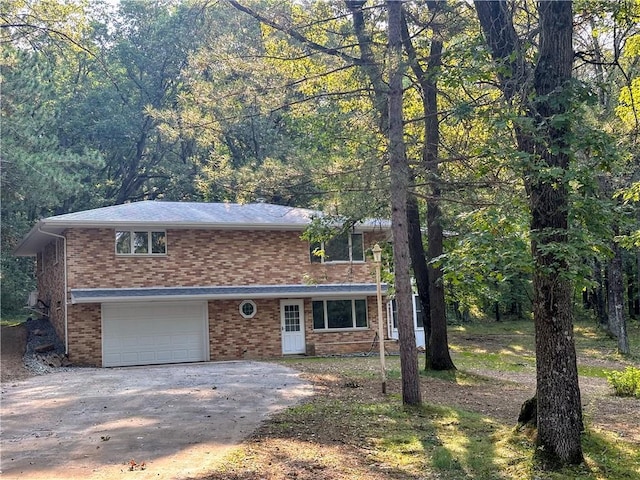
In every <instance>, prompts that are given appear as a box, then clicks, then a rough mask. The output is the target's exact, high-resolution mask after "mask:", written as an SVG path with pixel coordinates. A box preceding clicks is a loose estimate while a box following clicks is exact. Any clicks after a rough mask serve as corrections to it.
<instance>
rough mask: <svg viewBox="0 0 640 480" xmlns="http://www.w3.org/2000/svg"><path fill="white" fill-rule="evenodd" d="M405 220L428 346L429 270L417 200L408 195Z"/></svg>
mask: <svg viewBox="0 0 640 480" xmlns="http://www.w3.org/2000/svg"><path fill="white" fill-rule="evenodd" d="M407 218H408V220H409V252H410V254H411V267H412V268H413V276H414V278H415V279H416V287H417V288H418V299H419V301H420V305H422V327H423V329H424V340H425V343H424V344H425V345H426V346H428V345H429V338H430V337H431V306H430V301H429V270H428V269H427V262H426V253H425V251H424V245H423V243H422V228H421V222H420V210H419V209H418V198H417V197H416V196H415V195H413V194H411V193H410V194H409V196H408V199H407ZM425 350H426V359H427V360H426V364H425V369H426V368H427V365H428V363H429V360H428V358H429V349H428V348H425Z"/></svg>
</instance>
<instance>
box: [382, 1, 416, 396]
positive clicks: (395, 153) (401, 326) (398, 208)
mask: <svg viewBox="0 0 640 480" xmlns="http://www.w3.org/2000/svg"><path fill="white" fill-rule="evenodd" d="M387 11H388V29H389V69H390V70H389V103H388V104H389V134H388V136H389V164H390V176H391V185H390V188H391V229H392V232H393V262H394V269H395V287H396V302H397V308H398V337H399V341H400V368H401V371H402V402H403V403H404V404H405V405H419V404H420V402H421V398H420V372H419V370H418V357H417V350H416V339H415V333H414V330H413V302H412V293H411V277H410V272H409V267H410V258H409V228H408V220H407V218H408V217H407V193H408V191H409V187H410V178H411V177H410V173H409V164H408V162H407V158H406V154H405V145H404V126H403V112H402V99H403V87H402V77H403V66H402V65H403V64H402V34H401V18H402V3H401V2H399V1H388V2H387Z"/></svg>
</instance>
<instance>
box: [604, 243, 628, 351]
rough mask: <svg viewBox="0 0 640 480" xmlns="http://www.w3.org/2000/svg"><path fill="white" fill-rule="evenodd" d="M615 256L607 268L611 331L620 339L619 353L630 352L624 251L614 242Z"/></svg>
mask: <svg viewBox="0 0 640 480" xmlns="http://www.w3.org/2000/svg"><path fill="white" fill-rule="evenodd" d="M612 249H613V258H612V259H611V260H610V261H609V268H608V269H607V272H608V274H609V275H608V276H609V281H608V285H609V288H608V289H607V299H608V302H607V303H608V306H609V311H608V313H609V332H611V334H612V335H613V336H614V337H616V339H617V340H618V353H620V354H622V355H628V354H629V337H628V335H627V320H626V317H625V314H624V282H623V278H622V276H623V275H622V252H621V251H620V246H619V245H618V244H617V243H615V242H614V244H613V246H612Z"/></svg>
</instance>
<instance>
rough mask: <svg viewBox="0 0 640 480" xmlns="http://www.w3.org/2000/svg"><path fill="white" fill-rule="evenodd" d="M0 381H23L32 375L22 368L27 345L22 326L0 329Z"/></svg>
mask: <svg viewBox="0 0 640 480" xmlns="http://www.w3.org/2000/svg"><path fill="white" fill-rule="evenodd" d="M0 328H1V330H0V337H1V339H2V340H1V341H2V345H1V350H0V379H1V381H2V383H8V382H14V381H18V380H24V379H25V378H28V377H30V376H32V373H31V372H30V371H29V370H28V369H27V368H26V367H25V366H24V362H23V361H22V356H23V355H24V352H25V349H26V344H27V329H26V327H25V326H24V325H23V324H19V325H15V326H6V325H2V327H0Z"/></svg>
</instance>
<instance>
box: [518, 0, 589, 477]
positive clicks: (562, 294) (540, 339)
mask: <svg viewBox="0 0 640 480" xmlns="http://www.w3.org/2000/svg"><path fill="white" fill-rule="evenodd" d="M572 10H573V9H572V3H571V2H562V1H552V2H540V3H538V13H539V15H540V47H539V57H538V64H537V65H536V68H535V74H534V88H535V93H536V97H537V99H536V101H535V103H534V105H533V109H532V112H531V115H532V116H533V117H534V118H535V119H536V120H537V121H539V122H540V123H539V125H541V127H540V128H541V131H539V132H538V135H537V136H536V137H537V138H536V142H535V146H534V154H535V155H534V162H536V163H537V164H536V165H533V166H532V167H531V170H532V171H533V175H532V178H533V181H532V182H531V196H530V207H531V231H532V234H533V238H532V251H533V258H534V262H535V270H534V295H535V297H534V320H535V324H536V366H537V367H536V370H537V395H538V437H537V443H538V447H539V448H538V449H537V450H536V451H537V452H538V456H539V458H540V460H542V463H543V465H544V466H548V467H551V468H554V467H556V466H558V465H564V464H577V463H581V462H582V461H583V456H582V446H581V442H580V435H581V432H582V429H583V424H582V405H581V402H580V389H579V387H578V367H577V362H576V352H575V343H574V337H573V301H572V294H573V286H572V283H571V281H570V280H569V279H568V278H567V276H566V272H567V271H568V265H567V262H568V259H567V258H566V257H563V255H562V250H563V249H562V246H563V245H565V244H566V243H568V230H567V229H568V212H569V196H568V186H567V180H566V179H565V172H566V170H567V169H568V167H569V155H568V153H566V152H567V149H568V145H567V143H566V142H567V140H566V137H567V135H568V134H569V132H570V126H569V125H568V124H567V123H565V122H555V123H554V122H552V121H551V120H552V118H553V117H554V116H556V118H558V117H559V116H561V115H566V114H568V113H570V104H569V102H570V99H569V98H568V94H567V92H566V91H564V90H563V89H566V88H567V87H568V86H569V82H570V80H571V69H572V66H573V46H572V37H573V11H572ZM553 172H557V173H553Z"/></svg>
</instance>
